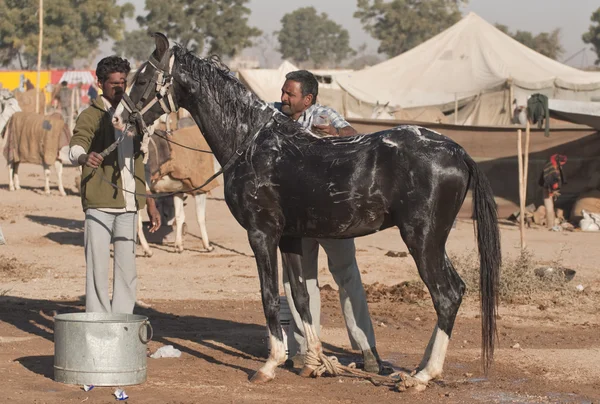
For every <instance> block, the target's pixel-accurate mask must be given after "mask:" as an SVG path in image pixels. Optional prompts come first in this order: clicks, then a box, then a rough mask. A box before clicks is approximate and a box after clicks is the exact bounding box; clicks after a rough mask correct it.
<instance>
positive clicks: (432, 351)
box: [415, 325, 450, 382]
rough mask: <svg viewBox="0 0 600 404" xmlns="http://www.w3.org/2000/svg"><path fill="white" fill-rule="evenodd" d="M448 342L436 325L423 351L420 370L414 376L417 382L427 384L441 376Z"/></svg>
mask: <svg viewBox="0 0 600 404" xmlns="http://www.w3.org/2000/svg"><path fill="white" fill-rule="evenodd" d="M449 342H450V337H448V334H446V333H445V332H444V331H442V330H441V329H440V328H439V327H438V326H437V325H436V327H435V329H434V330H433V334H432V335H431V339H430V340H429V344H428V345H427V349H426V350H425V355H424V356H423V360H422V361H421V365H419V368H420V369H421V370H420V371H419V373H417V374H416V375H415V378H416V379H417V380H420V381H422V382H428V381H430V380H432V379H435V378H436V377H439V376H441V375H442V370H443V368H444V360H445V359H446V351H447V350H448V343H449Z"/></svg>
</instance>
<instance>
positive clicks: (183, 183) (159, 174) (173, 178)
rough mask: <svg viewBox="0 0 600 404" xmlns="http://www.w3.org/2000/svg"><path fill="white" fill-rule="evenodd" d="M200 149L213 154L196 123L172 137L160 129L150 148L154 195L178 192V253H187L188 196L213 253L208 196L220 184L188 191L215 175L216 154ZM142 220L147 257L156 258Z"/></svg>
mask: <svg viewBox="0 0 600 404" xmlns="http://www.w3.org/2000/svg"><path fill="white" fill-rule="evenodd" d="M192 123H193V121H192ZM179 124H180V125H179V126H184V125H185V122H181V121H180V122H179ZM173 142H175V143H173ZM197 150H205V151H210V148H209V146H208V144H207V143H206V140H204V137H203V136H202V134H201V133H200V130H199V129H198V127H197V126H196V125H195V124H193V125H190V126H188V127H185V128H180V129H178V130H176V131H174V132H172V133H171V134H168V132H166V131H163V130H160V129H156V130H155V131H154V134H153V135H152V136H151V138H150V143H149V146H148V154H149V156H148V162H147V169H148V170H149V172H150V182H149V186H150V190H151V191H152V192H153V193H173V192H175V193H176V194H175V195H174V197H173V204H174V208H175V215H174V216H175V217H174V223H175V250H176V251H177V252H183V250H184V248H183V227H184V223H185V212H184V196H185V194H189V195H192V196H193V197H194V200H195V204H196V219H197V221H198V225H199V226H200V235H201V238H202V243H203V244H204V248H205V249H206V250H207V251H212V250H213V247H212V246H211V245H210V241H209V239H208V233H207V231H206V196H207V195H206V194H207V192H209V191H210V190H212V189H214V188H215V187H217V186H218V185H219V184H218V183H217V181H216V180H215V181H213V182H211V183H210V184H207V185H206V186H205V187H203V188H202V190H197V191H192V192H185V190H189V189H193V188H195V187H197V186H200V185H202V184H203V183H204V182H205V181H206V180H207V179H208V178H209V177H210V176H211V175H213V174H214V173H215V166H214V157H213V155H212V153H202V152H199V151H197ZM179 191H181V192H179ZM161 199H162V198H161ZM138 217H139V221H140V223H139V224H140V225H139V226H138V235H139V239H140V244H141V245H142V248H143V250H144V252H145V254H146V255H147V256H152V251H151V250H150V247H149V246H148V243H147V241H146V238H145V236H144V233H143V229H142V226H141V220H142V219H141V215H138Z"/></svg>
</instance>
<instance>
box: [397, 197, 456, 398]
mask: <svg viewBox="0 0 600 404" xmlns="http://www.w3.org/2000/svg"><path fill="white" fill-rule="evenodd" d="M444 209H447V207H445V208H444ZM448 210H450V209H448ZM440 215H441V214H439V212H438V216H437V217H436V219H434V220H435V222H434V223H429V224H428V225H426V223H414V221H413V223H405V224H403V225H402V227H401V233H402V237H403V239H404V240H405V242H406V244H407V246H408V248H409V251H410V253H411V255H412V256H413V257H414V260H415V263H416V264H417V268H418V270H419V275H420V276H421V279H423V282H425V285H426V286H427V289H428V290H429V293H430V294H431V299H432V300H433V306H434V308H435V311H436V314H437V317H438V321H437V324H436V326H435V328H434V330H433V335H432V336H431V339H430V341H429V344H428V345H427V348H426V349H425V354H424V355H423V360H422V361H421V364H420V365H419V367H418V372H417V374H416V375H415V376H414V378H415V379H416V380H417V381H418V382H420V383H423V384H426V383H427V382H429V381H430V380H432V379H435V378H439V377H440V376H441V375H442V370H443V367H444V360H445V358H446V351H447V349H448V343H449V341H450V336H451V335H452V328H453V327H454V321H455V319H456V314H457V312H458V309H459V307H460V304H461V302H462V296H463V294H464V292H465V284H464V282H463V281H462V279H461V278H460V276H459V275H458V273H457V272H456V270H455V269H454V267H453V266H452V263H451V262H450V260H449V259H448V257H447V255H446V252H445V244H446V239H447V238H448V233H449V232H450V229H451V227H452V221H453V217H452V218H447V217H442V218H440ZM448 216H449V215H448ZM424 229H426V230H424ZM407 387H411V386H410V385H409V386H407Z"/></svg>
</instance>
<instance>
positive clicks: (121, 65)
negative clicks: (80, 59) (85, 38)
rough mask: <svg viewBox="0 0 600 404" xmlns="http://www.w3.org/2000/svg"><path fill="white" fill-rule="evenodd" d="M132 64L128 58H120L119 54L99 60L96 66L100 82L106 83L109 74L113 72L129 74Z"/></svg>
mask: <svg viewBox="0 0 600 404" xmlns="http://www.w3.org/2000/svg"><path fill="white" fill-rule="evenodd" d="M130 70H131V66H129V62H128V61H127V60H126V59H123V58H120V57H119V56H108V57H105V58H104V59H102V60H101V61H99V62H98V66H97V67H96V77H98V80H99V81H100V83H104V82H105V81H106V80H107V79H108V76H110V75H111V74H113V73H125V74H126V75H127V74H129V71H130Z"/></svg>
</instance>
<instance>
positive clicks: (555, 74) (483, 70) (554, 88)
mask: <svg viewBox="0 0 600 404" xmlns="http://www.w3.org/2000/svg"><path fill="white" fill-rule="evenodd" d="M335 78H336V80H337V82H338V83H339V85H340V86H341V87H342V88H343V89H344V90H345V91H347V92H348V93H349V94H350V95H352V96H353V97H355V98H356V99H358V100H361V101H362V102H367V103H371V104H374V103H376V102H380V103H386V102H389V103H390V105H393V106H396V107H401V108H413V107H422V106H444V105H445V106H446V108H443V109H444V110H446V111H448V109H452V108H453V107H454V104H455V103H457V104H458V103H460V104H461V105H463V104H465V103H467V102H468V101H473V100H476V99H479V98H480V97H481V96H483V95H484V94H486V93H487V94H488V95H489V93H492V92H494V91H495V92H496V96H495V97H491V98H494V100H495V101H494V103H498V102H500V103H502V104H503V105H502V107H503V108H504V107H506V108H507V109H508V110H510V104H511V101H512V98H517V100H518V102H519V104H521V105H522V104H524V103H525V102H526V99H527V96H528V95H529V94H531V93H535V92H538V93H543V94H545V95H547V96H549V97H551V98H560V99H572V100H581V101H590V100H591V99H592V98H593V97H597V96H599V95H600V73H592V72H584V71H581V70H578V69H575V68H573V67H570V66H566V65H563V64H561V63H559V62H557V61H555V60H552V59H550V58H547V57H545V56H543V55H541V54H539V53H537V52H535V51H533V50H532V49H530V48H528V47H526V46H524V45H522V44H521V43H519V42H517V41H515V40H514V39H512V38H511V37H510V36H508V35H506V34H504V33H503V32H502V31H500V30H498V29H497V28H495V27H494V26H493V25H491V24H489V23H488V22H486V21H485V20H483V19H482V18H481V17H479V16H478V15H476V14H475V13H469V14H468V15H467V16H466V17H464V18H463V19H462V20H461V21H459V22H458V23H457V24H455V25H454V26H452V27H450V28H448V29H447V30H445V31H444V32H442V33H440V34H439V35H437V36H435V37H433V38H431V39H429V40H428V41H426V42H424V43H422V44H421V45H419V46H417V47H415V48H413V49H411V50H409V51H407V52H405V53H403V54H401V55H399V56H397V57H394V58H392V59H389V60H387V61H385V62H382V63H380V64H377V65H375V66H372V67H369V68H366V69H364V70H360V71H354V72H351V73H346V74H339V75H336V77H335ZM499 91H502V92H506V94H504V95H503V96H499V95H498V92H499ZM509 94H510V95H512V98H509ZM491 98H490V97H488V99H491ZM461 101H462V102H461ZM448 107H449V108H448ZM471 109H472V110H473V109H476V110H480V112H481V111H482V110H487V109H489V108H487V106H485V107H483V108H481V106H479V107H472V108H471ZM472 113H473V111H472V112H471V115H472ZM506 115H507V116H510V113H509V114H506ZM467 121H468V120H466V121H465V120H463V122H461V123H474V122H473V121H472V119H471V121H468V122H467ZM497 121H498V120H497ZM479 123H486V124H490V123H494V124H499V123H500V122H479Z"/></svg>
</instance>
